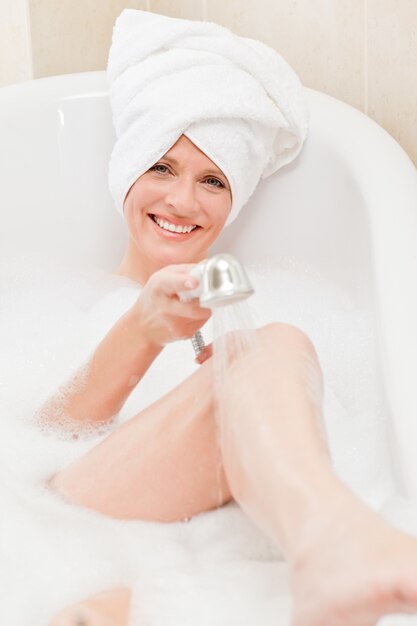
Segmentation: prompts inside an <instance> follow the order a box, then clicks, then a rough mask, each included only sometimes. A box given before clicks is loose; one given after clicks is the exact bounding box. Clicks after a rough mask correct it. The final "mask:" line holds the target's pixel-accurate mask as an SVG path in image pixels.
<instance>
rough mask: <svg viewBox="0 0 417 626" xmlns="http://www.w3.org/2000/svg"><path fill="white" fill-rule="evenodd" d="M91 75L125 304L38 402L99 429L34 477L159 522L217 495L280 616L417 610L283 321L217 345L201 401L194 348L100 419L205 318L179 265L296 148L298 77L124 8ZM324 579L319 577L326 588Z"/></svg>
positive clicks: (112, 604) (103, 601) (101, 604)
mask: <svg viewBox="0 0 417 626" xmlns="http://www.w3.org/2000/svg"><path fill="white" fill-rule="evenodd" d="M190 35H191V36H190ZM108 77H109V81H110V99H111V104H112V108H113V113H114V122H115V127H116V134H117V141H116V143H115V146H114V149H113V152H112V157H111V160H110V169H109V185H110V189H111V191H112V193H113V197H114V200H115V205H116V208H117V209H118V210H119V211H120V212H121V213H122V214H123V217H124V219H125V221H126V224H127V228H128V231H129V241H128V247H127V250H126V253H125V255H124V257H123V259H122V261H121V263H120V265H119V266H118V268H117V269H116V270H115V273H116V274H118V275H120V276H123V277H127V278H129V279H131V280H133V281H135V282H136V283H138V285H137V287H138V297H137V299H136V300H135V302H134V303H133V305H131V306H130V307H129V308H128V310H127V311H126V312H125V313H124V314H123V315H122V316H121V317H120V318H119V319H118V320H117V322H116V323H115V324H114V325H113V326H112V327H111V328H110V330H109V331H108V332H107V334H106V335H105V336H104V338H103V339H102V341H101V342H100V343H99V345H98V346H97V347H96V349H95V350H94V353H93V355H92V357H91V359H90V361H89V363H88V367H86V368H85V370H84V371H85V377H84V379H83V384H82V386H81V388H80V386H79V385H77V384H72V383H73V382H74V381H70V384H69V386H68V389H67V393H66V394H65V395H64V397H63V399H62V395H61V396H60V400H59V402H57V399H56V398H55V397H53V398H51V400H50V401H49V402H47V403H46V404H45V406H44V407H43V408H42V410H41V411H40V413H39V419H40V420H41V421H46V422H47V423H48V424H50V423H52V422H54V420H55V421H59V420H57V414H56V407H57V406H58V407H59V415H58V417H61V416H62V414H64V415H65V416H68V418H69V419H70V420H72V422H73V423H74V424H76V425H79V427H80V428H81V427H82V426H83V425H85V424H86V423H87V424H88V425H94V424H95V425H97V424H103V423H106V424H110V425H113V426H114V428H113V429H112V432H110V434H109V435H108V436H106V437H105V438H104V439H103V440H102V441H101V442H100V443H99V444H98V445H95V446H93V447H91V448H90V449H89V450H88V452H86V453H84V454H82V455H81V456H79V457H78V458H76V460H75V461H73V462H72V463H70V464H69V465H67V466H66V467H61V468H59V470H58V471H57V472H56V473H55V474H54V475H53V476H51V477H50V479H49V481H48V486H49V488H50V489H51V491H52V492H53V493H54V494H55V495H56V494H59V495H60V496H61V497H62V498H64V499H65V500H66V501H67V503H71V504H73V505H77V506H81V507H85V508H87V509H90V510H94V511H96V512H98V513H101V514H102V515H105V516H109V517H112V518H116V519H123V520H144V521H146V520H147V521H152V522H160V523H165V524H168V523H172V522H180V521H183V520H188V519H190V518H191V517H193V516H196V515H198V514H199V513H202V512H207V511H211V510H214V509H216V508H220V507H222V506H223V505H224V504H225V503H227V502H229V501H230V500H231V499H233V498H234V499H235V500H236V501H237V502H238V503H239V504H240V505H241V507H242V508H243V510H244V511H245V512H246V513H247V514H248V515H249V516H250V518H251V519H252V521H253V522H254V523H255V524H257V525H258V526H259V527H260V528H261V529H262V531H264V532H265V533H266V534H268V535H269V536H270V537H271V538H272V540H273V541H274V542H275V543H276V544H277V545H278V546H279V547H280V549H281V551H282V553H283V555H284V556H285V558H286V560H287V563H288V570H289V576H290V587H291V591H292V594H293V621H292V624H293V626H328V625H330V624H331V625H333V624H349V626H374V624H375V623H376V622H377V620H378V619H379V618H380V617H381V616H382V615H385V614H389V613H397V612H402V613H416V612H417V584H416V582H415V580H416V578H415V573H416V571H417V541H416V539H415V538H413V537H411V536H409V535H406V534H404V533H401V532H399V531H397V530H395V529H394V528H392V527H390V526H389V525H388V524H386V523H385V522H384V520H383V519H382V518H380V517H379V516H378V515H377V514H376V513H374V512H373V511H372V510H370V509H369V508H367V507H366V506H365V504H364V503H363V502H362V501H360V500H359V499H358V498H357V497H355V495H354V494H353V493H352V492H351V491H350V489H349V488H348V487H347V486H346V485H345V484H344V483H343V482H342V481H341V480H340V478H339V477H338V476H337V475H336V473H335V472H334V469H333V467H332V462H331V458H330V455H329V449H328V445H327V441H326V437H325V433H324V430H323V427H322V400H323V397H322V396H323V394H322V391H323V378H322V371H321V367H320V364H319V361H318V357H317V353H316V351H315V348H314V346H313V344H312V342H311V341H310V339H309V337H308V336H307V335H306V334H305V333H304V332H303V331H302V330H300V329H299V328H296V327H295V326H291V325H288V324H283V323H272V324H269V325H267V326H263V327H261V328H259V329H257V330H255V331H254V336H255V337H256V342H255V345H256V349H253V350H249V351H248V352H247V353H245V354H243V355H237V354H231V355H230V358H229V360H228V362H227V367H225V370H224V378H223V379H222V380H221V381H219V386H217V387H216V392H217V395H215V393H214V374H213V363H212V358H211V351H210V350H209V351H208V353H207V354H206V359H205V360H204V362H202V363H201V365H200V367H197V368H196V369H195V371H194V372H193V373H192V374H191V375H190V376H188V377H187V378H185V379H184V380H182V381H181V382H180V384H178V385H177V386H176V387H175V388H173V389H171V390H170V391H169V392H168V393H166V394H165V395H161V396H160V397H158V399H157V400H156V401H155V402H153V403H152V404H150V405H149V406H146V408H145V409H143V410H142V411H139V412H136V414H133V415H132V416H131V417H130V418H129V419H128V420H127V421H125V422H124V423H123V424H121V425H120V424H117V423H116V420H115V416H117V414H118V412H119V411H120V409H121V407H123V405H124V404H125V402H126V400H127V398H128V397H129V395H130V394H131V392H132V390H133V388H135V387H137V386H138V385H140V383H141V380H142V378H143V376H144V374H145V373H146V371H147V370H148V369H149V367H150V366H151V364H153V362H154V361H156V360H157V359H158V357H159V355H160V354H161V352H162V351H163V350H164V348H165V347H166V345H167V344H169V343H173V342H176V341H177V340H178V339H184V338H190V337H192V336H193V335H194V334H195V333H196V332H197V331H198V330H199V329H200V328H201V327H202V326H203V325H204V324H205V322H207V321H208V319H209V318H210V315H211V312H210V310H209V309H207V308H204V307H201V305H200V302H199V301H198V299H196V300H194V301H181V300H180V299H179V297H178V295H177V294H178V293H179V292H180V291H186V290H192V289H194V288H195V287H196V286H197V283H198V281H197V279H195V278H192V277H191V276H190V274H189V272H190V269H191V268H192V267H194V265H195V263H198V262H199V261H201V260H202V259H203V258H205V257H206V256H207V255H208V254H209V250H210V247H211V245H212V244H213V243H214V241H215V240H216V239H217V237H218V235H219V233H220V232H221V230H222V229H223V227H224V226H225V225H227V224H229V223H230V222H231V221H232V220H233V219H235V218H236V216H237V215H238V213H239V210H240V209H241V208H242V206H243V205H244V204H245V202H246V201H247V200H248V198H249V197H250V195H251V194H252V192H253V191H254V189H255V187H256V185H257V184H258V182H259V181H260V180H261V178H265V177H267V176H269V175H271V174H273V173H274V172H275V171H276V170H277V169H279V167H281V166H282V165H285V164H286V163H289V162H290V161H291V160H293V159H294V158H295V157H296V156H297V155H298V153H299V152H300V150H301V148H302V145H303V142H304V140H305V137H306V130H307V113H306V108H305V100H304V96H303V90H302V87H301V84H300V83H299V81H298V79H297V77H296V76H295V74H294V73H293V71H292V70H291V68H289V67H288V65H287V64H286V63H285V62H284V61H283V60H282V59H281V58H280V57H279V55H278V54H277V53H276V52H275V51H274V50H272V49H270V48H268V47H266V46H264V45H263V44H261V43H260V42H256V41H255V40H249V39H245V38H240V37H237V36H236V35H234V34H233V33H231V32H230V31H228V30H227V29H223V28H222V27H220V26H218V25H215V24H210V23H204V22H189V21H188V20H177V19H172V18H166V17H164V16H159V15H153V14H150V13H146V12H142V11H131V10H127V11H124V12H123V13H122V15H121V16H120V18H119V19H118V21H117V23H116V26H115V29H114V33H113V42H112V48H111V50H110V56H109V68H108ZM179 86H180V87H181V89H179ZM213 86H215V89H214V88H213ZM181 90H182V91H181ZM172 94H175V95H176V97H175V98H173V97H172ZM167 103H169V105H168V104H167ZM236 336H238V337H239V336H240V334H239V331H237V332H236ZM228 356H229V355H228ZM254 400H256V404H253V402H254ZM218 430H219V431H220V433H221V435H222V436H221V441H220V443H219V441H218V438H217V434H218ZM300 449H301V450H302V452H303V454H302V456H301V455H300ZM323 572H325V573H327V572H331V574H332V575H331V577H327V584H326V586H325V587H323ZM132 584H134V581H132ZM141 592H142V586H139V593H141ZM129 602H130V590H129V589H126V588H119V589H114V590H112V591H110V592H108V593H106V594H102V595H101V596H97V597H95V598H91V599H89V600H86V601H85V602H82V603H81V604H79V605H77V606H76V607H73V608H71V609H68V610H67V611H65V612H64V613H63V614H61V616H60V617H59V618H57V620H56V621H54V626H58V625H59V626H63V625H64V624H67V623H68V620H69V619H70V620H72V623H73V624H76V623H80V620H81V622H82V621H83V620H84V622H82V623H85V622H86V620H87V623H88V624H89V625H90V624H91V626H93V625H94V626H96V625H97V626H103V625H104V624H106V625H107V624H108V625H109V626H110V625H111V626H125V624H126V623H127V620H128V619H129V617H128V606H129ZM139 603H140V602H139ZM65 620H67V621H65ZM77 620H78V622H77ZM88 620H89V621H88ZM70 623H71V622H70ZM165 623H168V620H165ZM217 623H218V622H217ZM227 623H229V621H228V622H227ZM274 623H276V620H275V619H274ZM132 626H141V624H140V623H135V624H132Z"/></svg>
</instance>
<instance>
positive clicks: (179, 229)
mask: <svg viewBox="0 0 417 626" xmlns="http://www.w3.org/2000/svg"><path fill="white" fill-rule="evenodd" d="M152 217H153V221H154V222H156V223H157V224H158V226H159V227H160V228H163V229H164V230H169V231H171V233H190V232H191V231H192V230H194V229H195V228H197V226H195V225H190V226H179V225H176V224H170V223H169V222H167V221H166V220H161V219H160V218H159V217H156V215H153V216H152Z"/></svg>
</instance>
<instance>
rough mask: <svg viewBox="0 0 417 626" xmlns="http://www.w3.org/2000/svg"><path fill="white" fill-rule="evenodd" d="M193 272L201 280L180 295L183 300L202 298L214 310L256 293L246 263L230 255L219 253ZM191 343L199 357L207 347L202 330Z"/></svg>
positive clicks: (204, 304) (203, 302) (194, 336)
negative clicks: (246, 270)
mask: <svg viewBox="0 0 417 626" xmlns="http://www.w3.org/2000/svg"><path fill="white" fill-rule="evenodd" d="M190 274H191V275H192V276H194V277H195V278H198V279H199V281H200V283H199V285H198V287H197V288H196V289H193V290H192V291H181V292H180V293H179V294H178V297H179V298H180V300H182V301H183V302H185V301H188V300H193V299H194V298H199V299H200V304H201V305H202V306H205V307H208V308H210V309H214V308H218V307H221V306H226V305H228V304H234V303H235V302H239V301H240V300H244V299H245V298H248V297H249V296H251V295H252V294H253V293H254V289H253V287H252V285H251V283H250V281H249V278H248V276H247V274H246V272H245V270H244V268H243V266H242V265H241V264H240V263H239V261H237V259H235V258H234V257H233V256H232V255H231V254H216V255H215V256H212V257H211V258H210V259H207V260H206V261H202V262H201V263H198V264H197V265H196V266H195V267H194V268H193V269H192V270H191V272H190ZM191 342H192V344H193V348H194V351H195V354H196V356H198V355H199V354H200V352H201V351H202V350H203V349H204V347H205V344H204V339H203V336H202V334H201V332H200V331H197V333H196V334H195V335H193V337H192V339H191Z"/></svg>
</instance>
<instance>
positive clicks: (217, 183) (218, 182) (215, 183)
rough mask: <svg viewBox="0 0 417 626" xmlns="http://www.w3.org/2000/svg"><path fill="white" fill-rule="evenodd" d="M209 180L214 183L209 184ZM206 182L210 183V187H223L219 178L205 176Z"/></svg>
mask: <svg viewBox="0 0 417 626" xmlns="http://www.w3.org/2000/svg"><path fill="white" fill-rule="evenodd" d="M210 181H214V185H213V184H211V183H210ZM207 182H208V183H209V184H210V186H211V187H219V189H220V188H221V187H224V185H223V183H222V181H221V180H219V179H218V178H207Z"/></svg>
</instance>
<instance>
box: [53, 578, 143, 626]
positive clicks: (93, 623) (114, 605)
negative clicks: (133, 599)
mask: <svg viewBox="0 0 417 626" xmlns="http://www.w3.org/2000/svg"><path fill="white" fill-rule="evenodd" d="M130 595H131V592H130V590H129V589H126V588H124V587H120V588H117V589H111V590H109V591H103V592H102V593H99V594H97V595H96V596H93V597H91V598H88V599H87V600H84V601H82V602H78V603H77V604H74V605H72V606H71V607H68V608H66V609H64V610H63V611H61V612H60V613H59V615H56V616H55V617H54V619H53V620H52V622H50V623H49V624H48V626H126V625H127V623H128V612H129V602H130Z"/></svg>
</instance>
